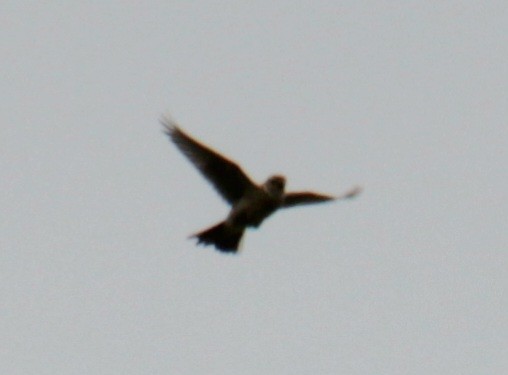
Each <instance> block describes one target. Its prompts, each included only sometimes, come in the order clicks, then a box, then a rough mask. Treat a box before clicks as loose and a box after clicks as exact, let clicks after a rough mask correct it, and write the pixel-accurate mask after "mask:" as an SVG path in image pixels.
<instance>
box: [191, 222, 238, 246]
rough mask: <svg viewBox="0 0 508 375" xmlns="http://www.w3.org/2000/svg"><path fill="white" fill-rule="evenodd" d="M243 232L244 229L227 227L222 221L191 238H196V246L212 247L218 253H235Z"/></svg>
mask: <svg viewBox="0 0 508 375" xmlns="http://www.w3.org/2000/svg"><path fill="white" fill-rule="evenodd" d="M243 232H244V228H238V227H235V226H232V225H228V224H227V223H226V222H225V221H223V222H220V223H219V224H217V225H214V226H213V227H210V228H208V229H205V230H204V231H202V232H199V233H196V234H194V235H192V236H191V237H195V238H197V239H198V244H200V243H202V244H205V246H206V245H214V246H215V247H216V248H217V250H219V251H223V252H227V253H236V252H237V251H238V245H239V243H240V240H241V238H242V235H243Z"/></svg>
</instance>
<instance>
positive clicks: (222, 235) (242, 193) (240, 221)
mask: <svg viewBox="0 0 508 375" xmlns="http://www.w3.org/2000/svg"><path fill="white" fill-rule="evenodd" d="M160 122H161V124H162V126H163V128H164V129H163V130H164V133H165V134H167V136H168V137H169V138H170V139H171V141H172V142H173V143H174V144H175V145H176V147H177V148H178V149H179V150H180V152H182V153H183V155H184V156H185V157H186V158H187V159H188V160H190V162H191V163H192V164H194V166H195V167H196V168H197V169H198V171H199V172H200V173H201V174H202V175H203V177H205V178H206V179H207V180H208V181H209V182H210V183H211V184H212V186H213V187H214V188H215V190H216V191H217V192H218V193H219V195H221V196H222V198H223V199H224V200H225V201H226V202H227V203H228V204H229V205H230V206H231V209H230V211H229V214H228V216H227V217H226V218H225V219H224V220H223V221H221V222H219V223H217V224H215V225H213V226H212V227H210V228H207V229H204V230H202V231H200V232H197V233H195V234H192V235H191V236H189V238H196V239H197V244H198V245H199V244H203V245H204V246H207V245H213V246H215V248H216V249H217V250H219V251H221V252H224V253H237V252H238V248H239V244H240V240H241V239H242V236H243V235H244V232H245V230H246V229H247V228H258V227H259V226H260V225H261V223H262V222H263V221H264V220H265V219H266V218H267V217H268V216H270V215H272V214H273V213H274V212H275V211H277V210H278V209H281V208H288V207H294V206H300V205H307V204H315V203H324V202H331V201H335V200H340V199H349V198H353V197H355V196H357V195H358V194H359V193H360V191H361V188H360V187H354V188H352V189H351V190H349V191H347V192H345V193H344V194H342V195H339V196H332V195H327V194H321V193H315V192H312V191H297V192H288V193H286V192H285V185H286V178H285V177H284V176H282V175H279V174H276V175H273V176H270V177H269V178H268V179H267V180H266V181H265V182H264V183H262V184H260V185H258V184H256V183H254V182H253V181H252V180H251V178H250V177H249V176H248V175H247V174H246V173H245V172H244V171H243V169H242V168H241V167H240V166H239V165H238V164H237V163H236V162H235V161H233V160H231V159H229V158H227V157H225V156H223V155H221V154H220V153H219V152H217V151H215V150H214V149H212V148H210V147H208V146H206V145H205V144H203V143H201V142H200V141H198V140H196V139H194V138H193V137H191V136H190V135H189V134H187V133H186V132H184V131H183V130H182V129H181V128H180V126H179V125H178V124H177V123H176V122H175V121H174V120H173V119H172V118H170V117H162V118H161V119H160Z"/></svg>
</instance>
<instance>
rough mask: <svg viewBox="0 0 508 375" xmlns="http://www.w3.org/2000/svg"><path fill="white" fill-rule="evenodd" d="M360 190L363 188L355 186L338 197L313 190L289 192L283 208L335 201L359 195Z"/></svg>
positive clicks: (285, 197)
mask: <svg viewBox="0 0 508 375" xmlns="http://www.w3.org/2000/svg"><path fill="white" fill-rule="evenodd" d="M360 191H361V189H360V188H359V187H355V188H354V189H351V190H350V191H348V192H346V193H344V194H342V195H340V196H337V197H334V196H331V195H325V194H318V193H313V192H311V191H302V192H295V193H287V194H286V195H285V196H284V201H283V202H282V208H287V207H294V206H299V205H303V204H315V203H324V202H329V201H334V200H340V199H348V198H353V197H355V196H356V195H358V194H359V193H360Z"/></svg>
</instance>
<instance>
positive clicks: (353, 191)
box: [334, 186, 363, 200]
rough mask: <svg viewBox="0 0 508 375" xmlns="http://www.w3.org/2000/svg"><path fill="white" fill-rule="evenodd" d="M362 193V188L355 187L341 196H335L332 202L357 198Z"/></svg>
mask: <svg viewBox="0 0 508 375" xmlns="http://www.w3.org/2000/svg"><path fill="white" fill-rule="evenodd" d="M362 191H363V188H362V187H361V186H355V187H354V188H352V189H351V190H349V191H347V192H345V193H344V194H342V195H339V196H335V197H334V200H340V199H351V198H355V197H356V196H358V195H359V194H360V193H361V192H362Z"/></svg>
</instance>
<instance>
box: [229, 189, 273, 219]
mask: <svg viewBox="0 0 508 375" xmlns="http://www.w3.org/2000/svg"><path fill="white" fill-rule="evenodd" d="M279 206H280V203H279V202H278V201H277V200H275V199H273V198H271V197H270V196H268V195H264V194H263V195H261V194H259V195H253V196H248V197H245V198H243V199H241V200H240V201H239V202H238V203H237V204H236V205H234V206H233V208H232V210H231V213H230V215H229V218H228V220H230V222H232V223H233V224H235V225H241V226H246V227H258V226H259V225H261V223H262V222H263V220H264V219H266V218H267V217H268V216H270V215H271V214H272V213H273V212H274V211H275V210H277V208H278V207H279Z"/></svg>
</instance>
